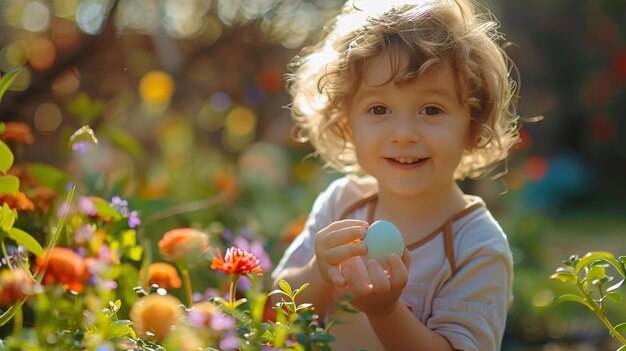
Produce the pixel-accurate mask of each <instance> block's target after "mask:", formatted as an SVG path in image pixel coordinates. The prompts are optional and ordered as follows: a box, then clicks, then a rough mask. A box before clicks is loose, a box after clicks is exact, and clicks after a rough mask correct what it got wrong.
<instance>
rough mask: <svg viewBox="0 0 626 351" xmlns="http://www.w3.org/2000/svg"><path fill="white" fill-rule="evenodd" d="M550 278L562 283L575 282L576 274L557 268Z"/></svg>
mask: <svg viewBox="0 0 626 351" xmlns="http://www.w3.org/2000/svg"><path fill="white" fill-rule="evenodd" d="M550 279H556V280H560V281H562V282H563V283H571V284H576V282H577V281H578V279H577V278H576V276H575V275H574V274H573V273H572V272H570V271H568V270H561V271H559V270H557V272H556V273H554V274H552V275H551V276H550Z"/></svg>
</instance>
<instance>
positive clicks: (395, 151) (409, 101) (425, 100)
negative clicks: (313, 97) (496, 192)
mask: <svg viewBox="0 0 626 351" xmlns="http://www.w3.org/2000/svg"><path fill="white" fill-rule="evenodd" d="M406 61H407V59H406V58H405V57H400V67H401V68H403V66H402V65H405V64H406ZM391 69H392V68H391V63H390V58H389V55H388V54H387V53H383V54H381V55H378V56H376V57H374V58H372V59H370V60H369V61H367V62H366V63H365V64H364V67H363V79H362V80H361V83H360V85H359V86H358V88H357V91H356V94H355V95H354V97H353V98H352V100H351V104H350V111H349V113H348V122H349V126H350V129H351V133H352V141H353V143H354V146H355V149H356V156H357V159H358V162H359V165H360V166H361V168H363V170H364V171H365V172H367V173H368V174H370V175H371V176H373V177H374V178H376V179H377V180H378V184H379V189H380V191H385V190H387V191H392V192H395V193H398V194H401V195H418V194H427V193H430V194H437V193H439V194H443V193H442V192H444V191H448V190H450V189H451V187H452V186H453V185H454V177H453V174H454V171H455V169H456V168H457V166H458V164H459V162H460V160H461V156H462V154H463V150H464V149H465V148H466V147H467V146H468V145H469V135H470V118H469V113H468V111H467V108H465V107H464V106H463V104H462V103H461V102H460V101H459V99H458V95H457V89H456V84H455V79H454V73H453V71H452V69H451V68H450V67H449V66H448V65H443V66H442V67H441V68H439V69H437V70H435V71H431V72H429V73H424V74H422V75H421V76H420V78H419V79H417V80H413V81H410V82H407V83H403V84H402V85H398V84H396V83H395V82H394V81H395V78H396V77H394V79H391V80H390V79H389V78H390V75H391V74H392V73H391V72H392V71H391ZM400 72H403V70H402V69H401V70H400ZM387 81H389V82H388V83H386V84H384V85H381V84H383V83H384V82H387Z"/></svg>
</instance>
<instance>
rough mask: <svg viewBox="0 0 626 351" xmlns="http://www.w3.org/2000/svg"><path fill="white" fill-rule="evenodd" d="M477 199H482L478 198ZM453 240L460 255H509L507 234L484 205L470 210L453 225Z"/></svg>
mask: <svg viewBox="0 0 626 351" xmlns="http://www.w3.org/2000/svg"><path fill="white" fill-rule="evenodd" d="M478 200H479V201H482V200H481V199H480V198H478ZM454 227H455V228H454V241H455V244H456V245H455V246H457V248H458V251H459V255H460V256H474V255H504V256H507V257H510V256H511V249H510V247H509V242H508V239H507V236H506V234H505V232H504V230H503V229H502V227H501V226H500V224H499V223H498V221H497V220H496V219H495V218H494V216H493V215H492V213H491V212H490V211H489V209H488V208H487V207H486V206H482V207H479V208H478V209H476V210H474V211H472V212H470V213H469V214H467V215H466V216H464V217H463V218H460V219H459V220H458V221H457V222H456V223H455V225H454Z"/></svg>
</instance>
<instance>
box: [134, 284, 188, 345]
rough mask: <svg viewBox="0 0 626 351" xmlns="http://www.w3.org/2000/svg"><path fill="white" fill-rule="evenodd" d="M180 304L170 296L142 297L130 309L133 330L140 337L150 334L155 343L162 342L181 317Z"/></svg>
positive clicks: (153, 295)
mask: <svg viewBox="0 0 626 351" xmlns="http://www.w3.org/2000/svg"><path fill="white" fill-rule="evenodd" d="M180 305H181V302H180V300H178V299H177V298H175V297H174V296H171V295H159V294H150V295H146V296H143V297H141V298H139V299H137V301H135V303H134V304H133V306H132V307H131V308H130V314H129V315H130V319H131V320H132V321H133V329H134V330H135V331H136V332H137V333H138V334H139V335H142V336H145V335H148V333H151V334H153V335H154V338H155V340H156V341H157V342H160V341H161V340H163V339H164V338H165V337H166V336H167V334H169V332H170V331H171V330H172V327H173V326H174V325H175V324H176V320H177V319H178V317H180V316H181V315H182V313H181V308H180Z"/></svg>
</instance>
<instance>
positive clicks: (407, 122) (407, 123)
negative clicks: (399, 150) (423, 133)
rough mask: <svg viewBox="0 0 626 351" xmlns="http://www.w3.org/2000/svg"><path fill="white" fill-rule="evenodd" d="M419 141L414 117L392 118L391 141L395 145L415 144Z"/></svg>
mask: <svg viewBox="0 0 626 351" xmlns="http://www.w3.org/2000/svg"><path fill="white" fill-rule="evenodd" d="M419 139H420V133H419V130H418V127H417V123H416V120H415V117H413V116H397V118H394V122H393V126H392V130H391V140H392V141H393V142H395V143H416V142H418V141H419Z"/></svg>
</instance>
